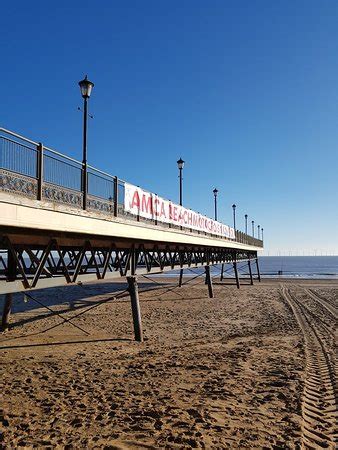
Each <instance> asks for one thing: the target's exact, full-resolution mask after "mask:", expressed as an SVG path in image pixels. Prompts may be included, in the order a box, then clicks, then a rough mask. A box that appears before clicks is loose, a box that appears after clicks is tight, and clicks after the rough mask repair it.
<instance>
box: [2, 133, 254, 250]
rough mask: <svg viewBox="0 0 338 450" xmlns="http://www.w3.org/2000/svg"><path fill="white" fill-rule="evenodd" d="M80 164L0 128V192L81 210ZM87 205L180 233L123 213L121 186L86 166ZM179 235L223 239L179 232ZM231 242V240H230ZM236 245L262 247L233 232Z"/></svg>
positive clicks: (163, 225) (172, 226)
mask: <svg viewBox="0 0 338 450" xmlns="http://www.w3.org/2000/svg"><path fill="white" fill-rule="evenodd" d="M82 172H83V164H82V163H81V162H80V161H77V160H76V159H73V158H70V157H69V156H67V155H64V154H62V153H60V152H58V151H56V150H53V149H51V148H49V147H46V146H45V145H43V144H42V143H39V142H34V141H32V140H30V139H27V138H25V137H23V136H20V135H19V134H17V133H14V132H12V131H9V130H6V129H4V128H0V190H2V191H7V192H11V193H16V194H19V195H23V196H27V197H30V198H32V199H37V200H46V201H52V202H55V203H61V204H64V205H65V206H67V205H68V206H71V207H76V208H82V207H83V192H82ZM87 177H88V181H87V189H88V192H87V205H86V209H87V210H88V211H91V212H98V213H103V214H109V215H110V216H112V217H119V216H122V217H124V218H125V219H128V220H134V221H138V222H147V223H150V224H153V225H156V226H159V227H165V228H168V227H169V228H176V229H181V228H180V227H179V226H176V225H173V224H166V223H162V222H159V221H157V220H153V219H145V218H142V217H139V216H134V215H132V214H130V213H128V212H127V211H125V209H124V185H125V182H124V181H123V180H121V179H119V178H118V177H117V176H112V175H110V174H108V173H106V172H104V171H102V170H99V169H96V168H95V167H92V166H90V165H88V166H87ZM182 232H187V233H192V234H199V235H201V234H202V235H206V236H211V237H213V238H218V239H227V238H226V237H221V236H217V237H216V236H215V235H213V234H210V233H207V232H202V231H196V230H193V229H189V228H183V230H182ZM232 241H233V240H232ZM235 241H236V242H239V243H243V244H248V245H252V246H256V247H263V241H261V240H260V239H257V238H255V237H253V236H249V235H247V234H245V233H243V232H241V231H239V230H236V238H235Z"/></svg>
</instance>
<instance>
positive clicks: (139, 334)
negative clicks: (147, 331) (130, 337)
mask: <svg viewBox="0 0 338 450" xmlns="http://www.w3.org/2000/svg"><path fill="white" fill-rule="evenodd" d="M127 281H128V290H129V293H130V300H131V310H132V314H133V323H134V334H135V341H138V342H143V331H142V319H141V309H140V300H139V295H138V285H137V278H136V277H135V276H131V277H127Z"/></svg>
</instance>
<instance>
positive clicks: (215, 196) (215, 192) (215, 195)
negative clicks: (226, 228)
mask: <svg viewBox="0 0 338 450" xmlns="http://www.w3.org/2000/svg"><path fill="white" fill-rule="evenodd" d="M212 192H213V193H214V198H215V220H217V194H218V190H217V189H216V188H215V189H214V190H213V191H212Z"/></svg>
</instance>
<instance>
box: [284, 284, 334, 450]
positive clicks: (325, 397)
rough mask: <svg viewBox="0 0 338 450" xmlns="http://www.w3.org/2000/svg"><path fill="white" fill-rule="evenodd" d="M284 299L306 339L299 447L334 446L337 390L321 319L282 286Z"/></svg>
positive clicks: (317, 447) (319, 447) (332, 363)
mask: <svg viewBox="0 0 338 450" xmlns="http://www.w3.org/2000/svg"><path fill="white" fill-rule="evenodd" d="M281 293H282V296H283V298H284V299H285V300H286V301H287V303H288V304H289V306H290V308H291V310H292V311H293V314H294V316H295V318H296V320H297V322H298V324H299V326H300V329H301V331H302V333H303V336H304V341H305V355H306V379H305V386H304V392H303V398H302V417H303V423H302V448H303V449H321V448H327V449H332V450H333V449H336V448H337V447H336V446H337V442H338V441H337V425H336V424H337V417H338V414H337V391H336V377H335V368H334V361H333V360H332V359H331V358H330V356H331V355H330V351H329V349H328V348H327V342H328V339H327V336H325V331H324V330H325V328H323V327H322V326H321V324H320V323H319V322H320V318H319V317H318V318H316V317H315V316H314V315H313V314H309V310H308V308H305V307H304V306H303V305H302V303H301V302H300V301H299V300H297V299H296V298H295V297H294V296H293V295H291V293H290V290H289V288H287V287H286V286H284V285H281Z"/></svg>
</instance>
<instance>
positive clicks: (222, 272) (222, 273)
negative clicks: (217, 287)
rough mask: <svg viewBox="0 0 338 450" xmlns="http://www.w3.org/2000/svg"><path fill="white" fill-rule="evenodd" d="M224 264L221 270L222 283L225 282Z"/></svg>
mask: <svg viewBox="0 0 338 450" xmlns="http://www.w3.org/2000/svg"><path fill="white" fill-rule="evenodd" d="M223 275H224V263H222V268H221V281H223V278H224V276H223Z"/></svg>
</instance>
